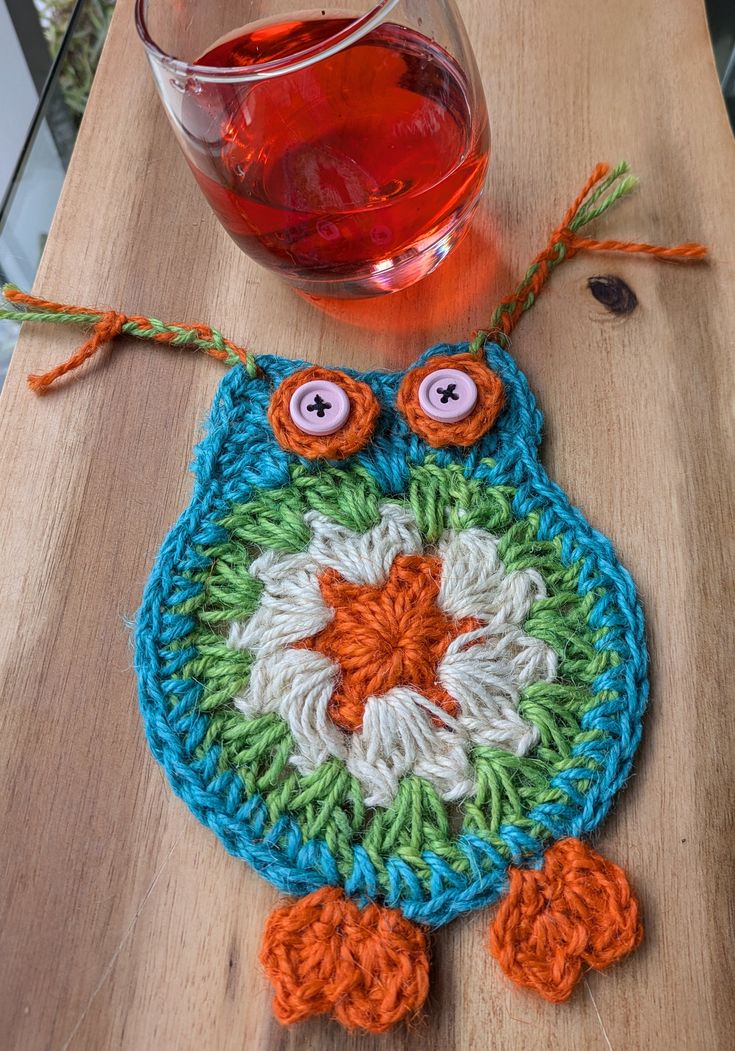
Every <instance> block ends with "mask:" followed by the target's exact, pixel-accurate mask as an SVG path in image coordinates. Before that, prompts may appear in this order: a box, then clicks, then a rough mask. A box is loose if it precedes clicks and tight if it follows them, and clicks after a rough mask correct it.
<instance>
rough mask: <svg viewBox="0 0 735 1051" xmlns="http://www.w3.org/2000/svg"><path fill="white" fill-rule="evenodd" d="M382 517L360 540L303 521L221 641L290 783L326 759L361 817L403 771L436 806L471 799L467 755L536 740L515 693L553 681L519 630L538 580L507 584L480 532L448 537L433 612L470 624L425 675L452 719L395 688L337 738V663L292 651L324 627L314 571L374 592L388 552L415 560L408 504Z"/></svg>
mask: <svg viewBox="0 0 735 1051" xmlns="http://www.w3.org/2000/svg"><path fill="white" fill-rule="evenodd" d="M380 516H381V517H380V522H379V523H378V524H377V525H375V526H373V527H372V528H371V529H369V530H367V531H366V532H365V533H362V534H360V533H355V532H353V531H352V530H350V529H347V528H346V527H345V526H341V525H338V524H336V523H334V522H332V521H330V520H329V519H328V518H326V517H325V516H324V515H322V514H319V513H317V512H310V513H309V514H308V515H307V516H306V518H307V522H308V524H309V526H310V527H311V530H312V538H311V541H310V543H309V546H308V548H307V550H306V551H304V552H301V553H299V554H282V553H280V552H274V551H267V552H265V553H264V554H263V555H261V556H260V557H259V558H257V559H256V560H255V561H254V562H253V564H252V566H251V567H250V572H251V573H252V575H253V576H255V577H257V579H258V580H260V581H261V583H262V584H263V593H262V596H261V600H260V604H259V606H258V609H257V610H256V611H255V613H254V614H253V616H252V617H251V618H250V619H249V620H248V621H245V622H243V623H233V624H232V625H231V628H230V634H229V644H230V645H231V646H233V647H235V648H238V649H248V650H251V651H252V652H253V654H254V661H253V666H252V669H251V675H250V682H249V685H248V688H247V689H246V690H245V691H244V693H243V694H242V695H240V696H239V697H237V698H236V699H235V705H236V707H237V708H238V709H239V710H240V711H241V712H243V714H245V715H247V716H251V717H252V716H254V715H256V714H262V713H265V712H277V713H278V714H279V715H280V716H281V717H282V718H283V719H284V720H285V721H286V722H287V723H288V726H289V728H290V731H291V734H292V737H293V740H294V749H295V750H294V754H293V756H292V757H291V760H290V761H291V763H292V765H294V766H295V767H296V768H297V769H298V770H300V771H301V772H303V773H308V772H310V771H312V770H314V769H316V767H317V766H319V765H320V764H321V763H323V762H324V761H325V760H326V759H328V758H329V757H330V756H333V757H336V758H338V759H340V760H342V761H344V762H345V763H346V766H347V769H348V770H349V771H350V773H351V774H352V775H353V776H354V777H355V778H356V779H357V781H358V782H359V784H360V786H361V788H362V791H363V796H364V800H365V803H366V804H367V805H368V806H381V807H386V806H389V805H390V803H391V802H392V801H393V799H394V798H395V795H396V792H397V791H398V785H399V782H400V780H401V778H403V777H405V776H406V775H408V774H415V775H417V776H418V777H423V778H425V779H426V780H427V781H429V782H430V783H431V784H432V785H433V786H434V788H435V789H436V791H437V792H438V793H439V795H440V796H441V797H442V798H443V799H445V800H448V801H451V800H457V799H461V798H462V797H464V796H466V795H468V794H471V793H472V791H473V789H474V785H473V773H472V766H471V763H470V760H469V754H470V752H471V750H472V748H473V747H476V746H478V745H489V746H492V747H495V748H502V749H504V750H506V751H509V752H512V753H513V754H515V755H525V754H526V753H527V752H528V751H529V750H530V749H532V748H533V747H534V746H535V745H536V743H537V741H538V730H537V729H536V727H535V726H533V725H532V724H531V723H528V722H526V721H525V720H524V719H522V718H521V717H520V715H519V714H518V710H517V707H518V700H519V697H520V694H521V691H522V690H523V689H524V688H525V687H526V686H528V685H529V684H531V683H533V682H540V681H544V682H551V681H552V680H553V679H554V678H555V677H556V673H557V659H556V654H555V653H554V652H553V650H552V649H551V648H550V647H549V646H548V645H547V644H546V643H544V642H542V641H541V640H540V639H536V638H533V637H531V636H528V635H526V634H525V633H524V632H523V629H522V626H521V625H522V624H523V622H524V621H525V619H526V617H527V616H528V613H529V611H530V608H531V606H532V605H533V603H534V602H535V601H536V600H537V599H539V598H543V597H545V595H546V590H545V586H544V582H543V580H542V578H541V577H540V576H539V574H538V573H537V572H536V571H535V570H530V569H529V570H517V571H514V572H511V573H506V571H505V567H504V566H503V564H502V561H501V560H500V558H499V557H498V553H497V542H496V540H495V538H494V537H492V536H491V534H489V533H487V532H485V531H484V530H482V529H477V528H470V529H466V530H460V531H455V530H446V531H445V532H444V534H443V535H442V537H441V538H440V540H439V542H438V544H437V546H436V548H435V549H432V550H431V551H430V552H429V553H435V554H437V555H438V556H439V557H440V558H441V561H442V576H441V581H440V588H439V595H438V599H437V601H438V603H439V605H440V606H441V608H442V609H443V610H444V611H445V612H446V613H447V614H448V615H449V616H451V617H452V618H454V619H459V618H464V617H472V618H474V619H475V620H477V621H479V622H480V623H481V625H482V626H481V627H480V628H478V629H476V630H474V631H471V632H465V633H464V634H463V635H459V636H457V638H456V639H454V640H453V641H452V642H451V643H450V644H449V645H448V647H447V649H446V652H445V654H444V657H443V659H442V660H441V662H440V664H439V666H438V669H437V679H438V682H439V683H440V684H441V685H442V686H443V687H444V689H445V690H446V691H447V693H449V695H450V696H451V697H452V698H454V699H455V700H456V701H457V703H458V706H459V714H458V715H457V716H456V717H452V716H450V715H449V714H448V713H447V712H445V711H443V710H442V709H441V708H439V707H438V706H437V705H436V704H434V703H433V702H432V701H430V700H429V699H428V698H427V697H425V696H424V695H423V694H421V693H420V692H419V691H418V690H416V689H415V688H413V687H411V686H409V685H406V686H403V685H402V686H397V687H394V688H393V689H391V690H388V691H387V692H386V693H385V694H383V695H382V696H373V697H369V698H367V699H366V702H365V709H364V713H363V721H362V727H361V728H360V729H359V730H357V731H356V732H354V733H348V732H346V731H344V730H342V729H340V727H338V726H337V725H336V723H334V722H333V721H332V719H331V717H330V715H329V712H328V705H329V701H330V699H331V697H332V694H333V692H334V690H335V688H336V686H337V684H338V681H339V674H340V668H339V666H338V665H337V664H336V663H335V662H334V661H332V660H330V659H329V658H328V657H326V656H324V654H322V653H319V652H317V651H314V650H311V649H293V648H291V647H292V646H293V644H294V643H295V642H299V641H301V640H303V639H308V638H311V637H312V636H313V635H315V634H317V633H318V632H319V631H321V630H322V629H323V628H324V627H326V625H327V624H328V623H329V622H330V620H331V619H332V617H333V616H334V611H333V610H332V609H331V608H330V607H329V606H327V604H326V603H325V602H324V599H323V598H322V594H321V590H320V587H319V579H318V578H319V574H320V573H322V572H323V571H324V570H325V569H328V568H331V569H335V570H336V571H337V572H338V573H340V574H341V576H342V577H344V578H345V579H346V580H349V581H351V582H352V583H355V584H369V585H372V586H377V585H379V584H381V583H383V582H384V581H385V580H386V579H387V576H388V573H389V572H390V568H391V566H392V564H393V561H394V559H395V558H396V557H397V556H398V555H399V554H420V553H423V552H424V547H423V544H422V541H421V537H420V534H419V530H418V527H417V525H416V522H415V519H414V517H413V515H412V514H411V512H410V511H409V510H408V509H407V508H406V507H404V506H403V505H400V504H395V503H389V502H386V503H385V504H383V506H382V507H381V509H380ZM432 716H435V717H436V720H437V721H435V720H434V719H432Z"/></svg>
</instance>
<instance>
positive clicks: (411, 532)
mask: <svg viewBox="0 0 735 1051" xmlns="http://www.w3.org/2000/svg"><path fill="white" fill-rule="evenodd" d="M305 518H306V522H307V524H308V525H309V526H310V527H311V529H312V540H311V543H310V545H309V553H310V555H311V557H312V558H313V559H314V561H315V562H316V563H317V564H318V565H320V566H325V567H326V566H329V567H331V568H332V569H336V570H337V572H338V573H339V574H340V575H341V576H343V577H344V579H345V580H349V581H350V583H352V584H383V583H384V582H385V580H386V579H387V577H388V573H389V572H390V567H391V566H392V565H393V561H394V559H395V558H396V556H397V555H418V554H421V552H422V551H423V549H424V546H423V543H422V541H421V534H420V533H419V530H418V526H417V525H416V520H415V519H414V517H413V515H412V514H411V512H410V511H409V510H408V509H407V508H405V507H402V506H401V505H400V504H388V503H386V504H383V505H382V507H381V508H380V522H379V523H378V524H377V525H374V526H373V527H372V528H371V529H368V530H367V532H366V533H354V532H353V531H352V530H351V529H347V527H346V526H342V525H338V524H337V523H336V522H332V521H330V519H328V518H325V516H324V515H322V514H319V512H318V511H309V512H308V513H307V514H306V515H305Z"/></svg>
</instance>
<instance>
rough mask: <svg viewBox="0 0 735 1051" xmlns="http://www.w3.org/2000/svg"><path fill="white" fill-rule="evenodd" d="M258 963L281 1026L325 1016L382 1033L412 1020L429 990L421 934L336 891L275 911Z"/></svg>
mask: <svg viewBox="0 0 735 1051" xmlns="http://www.w3.org/2000/svg"><path fill="white" fill-rule="evenodd" d="M260 962H261V963H262V965H263V967H264V968H265V971H266V974H267V975H268V977H269V978H270V980H271V982H272V983H273V985H274V987H275V996H274V998H273V1011H274V1014H275V1015H276V1018H278V1020H279V1022H283V1023H284V1024H286V1025H288V1024H290V1023H292V1022H300V1021H302V1020H303V1019H305V1018H309V1017H311V1016H312V1015H319V1014H331V1015H332V1017H334V1018H336V1019H337V1021H338V1022H341V1023H342V1025H344V1026H346V1027H347V1028H348V1029H363V1030H365V1031H367V1032H370V1033H383V1032H385V1030H386V1029H389V1028H390V1027H391V1026H392V1025H393V1024H394V1023H395V1022H399V1021H401V1019H403V1018H410V1017H411V1016H412V1015H415V1014H416V1013H417V1012H418V1011H419V1010H420V1009H421V1007H422V1006H423V1004H424V1001H425V1000H426V995H427V993H428V991H429V958H428V951H427V937H426V933H425V932H424V930H422V928H421V927H418V926H417V925H416V924H415V923H412V922H411V921H410V920H407V919H406V918H405V916H403V914H402V913H400V912H399V911H398V910H397V909H388V908H385V907H384V906H382V905H375V904H370V905H367V906H365V908H362V909H361V908H360V907H359V906H358V905H356V904H355V902H353V901H351V900H350V899H349V898H347V897H345V895H344V893H343V892H342V891H341V890H340V889H339V888H338V887H321V888H320V889H319V890H317V891H314V892H313V893H312V894H308V895H307V896H306V897H304V898H300V899H299V900H298V901H295V902H293V903H290V904H288V905H282V906H281V907H280V908H277V909H275V910H274V911H273V912H272V913H271V914H270V916H269V917H268V920H267V922H266V925H265V930H264V932H263V947H262V949H261V954H260Z"/></svg>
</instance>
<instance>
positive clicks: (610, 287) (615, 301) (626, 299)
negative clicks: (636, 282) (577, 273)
mask: <svg viewBox="0 0 735 1051" xmlns="http://www.w3.org/2000/svg"><path fill="white" fill-rule="evenodd" d="M587 288H589V290H590V292H591V293H592V295H593V296H594V297H595V299H596V300H597V302H598V303H602V305H603V306H604V308H605V310H609V311H610V313H611V314H617V315H619V316H622V315H624V314H632V313H633V311H634V310H635V308H636V307H637V306H638V298H637V296H636V294H635V292H634V291H633V289H632V288H631V287H630V285H626V283H625V281H623V279H622V277H615V275H614V274H599V275H598V276H596V277H590V278H588V280H587Z"/></svg>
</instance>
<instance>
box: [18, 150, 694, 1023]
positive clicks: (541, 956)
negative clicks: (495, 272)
mask: <svg viewBox="0 0 735 1051" xmlns="http://www.w3.org/2000/svg"><path fill="white" fill-rule="evenodd" d="M626 171H627V168H626V166H625V165H619V166H618V167H617V168H616V169H614V170H613V171H612V172H610V173H608V170H607V168H605V167H603V166H600V167H599V168H598V169H596V170H595V172H594V173H593V175H592V177H591V178H590V180H589V181H588V183H587V184H586V186H585V187H584V189H583V191H582V193H581V194H580V196H579V198H578V199H577V200H576V201H575V202H574V204H573V205H572V207H571V208H570V210H569V212H568V213H567V215H566V216H565V217H564V220H563V221H562V223H561V225H560V226H559V228H558V229H557V230H556V231H555V232H554V234H553V235H552V237H551V240H550V242H549V245H548V247H547V248H546V249H545V250H544V251H543V252H542V253H541V254H540V255H539V256H538V257H537V259H536V260H535V261H534V263H533V264H532V266H531V268H530V269H529V271H528V273H527V274H526V276H525V278H524V279H523V282H522V283H521V285H520V287H519V288H518V290H517V291H516V293H514V295H512V296H511V297H509V298H508V299H507V300H505V301H504V302H503V303H501V305H500V306H499V307H498V309H497V310H496V312H495V314H494V316H493V319H492V322H491V325H490V328H489V331H487V332H480V333H478V334H477V335H476V336H475V337H474V339H473V340H472V341H471V342H470V343H462V344H458V345H454V346H448V345H441V346H437V347H433V348H432V349H430V350H428V351H426V353H425V354H423V356H422V357H421V358H420V359H419V360H418V361H417V362H416V364H415V365H413V366H411V367H410V368H409V369H408V370H407V371H406V372H404V373H388V372H368V373H358V372H354V371H350V370H346V369H345V370H340V369H328V368H323V367H315V366H311V365H308V364H306V363H304V362H299V361H291V360H286V359H284V358H280V357H268V356H266V357H258V358H257V359H255V358H254V357H252V356H251V355H250V354H246V353H245V352H243V351H241V350H240V349H239V348H238V347H236V346H235V345H234V344H232V343H231V342H229V341H228V340H225V339H224V338H223V337H222V336H221V335H220V334H219V333H218V332H216V331H214V330H212V329H210V328H208V327H207V326H186V325H164V324H162V323H161V322H158V321H156V320H155V319H151V318H142V317H125V316H124V315H120V314H117V313H115V312H108V313H101V312H95V311H86V310H82V309H81V308H73V307H72V308H66V307H61V306H59V305H58V304H53V303H46V302H44V301H42V300H38V299H35V298H32V297H29V296H25V295H23V294H22V293H20V292H18V291H17V290H15V289H12V288H9V289H7V290H6V296H7V298H8V299H9V300H10V301H12V302H14V303H16V304H20V305H21V306H22V305H25V306H26V307H27V308H28V309H24V310H20V309H16V310H8V311H5V316H13V317H16V318H20V319H23V320H42V319H53V320H58V321H68V322H79V321H80V320H81V321H87V322H90V323H91V324H92V325H93V326H94V332H93V335H92V337H91V339H90V340H89V341H88V343H87V344H85V345H84V347H82V348H81V350H80V351H79V352H78V353H77V354H76V355H74V357H73V358H72V359H70V361H68V362H67V363H65V364H64V365H62V366H59V367H58V368H57V369H54V370H52V371H51V372H50V373H47V374H46V375H44V376H40V377H38V376H37V377H32V379H31V384H32V386H33V387H34V388H35V389H37V390H43V389H45V388H46V387H47V386H48V385H49V384H50V383H51V382H53V380H54V379H56V378H57V377H58V376H60V375H62V374H63V373H64V372H68V371H70V369H72V368H74V367H75V366H76V365H78V364H80V363H81V362H82V361H83V360H84V359H85V358H86V357H89V356H90V355H91V354H93V353H94V352H95V351H96V350H97V348H98V347H99V346H100V345H102V344H103V343H104V342H105V341H107V340H109V339H111V338H113V337H114V336H115V335H117V334H119V333H121V332H123V333H128V334H132V335H136V336H139V337H141V338H146V339H153V340H155V341H158V342H165V343H169V344H173V345H189V346H195V347H198V348H200V349H203V350H206V351H207V352H208V353H210V354H213V355H214V356H216V357H219V358H221V359H222V360H224V361H225V362H226V363H229V364H234V365H235V367H233V368H232V369H231V370H230V371H229V372H228V373H227V375H226V376H225V377H224V379H223V380H222V382H221V384H220V387H219V390H218V392H217V395H216V397H215V401H214V406H213V409H212V414H211V417H210V420H209V426H208V431H207V437H206V438H205V440H204V441H203V442H202V443H201V444H200V445H199V447H198V448H197V452H196V463H195V468H194V470H195V478H196V481H195V486H194V493H193V496H192V499H191V503H190V504H189V506H188V508H187V509H186V511H185V512H184V513H183V515H182V516H181V518H180V519H179V521H178V523H177V524H176V525H175V526H174V528H173V529H172V531H171V532H170V533H169V535H168V537H167V538H166V540H165V541H164V543H163V546H162V548H161V551H160V553H159V556H158V559H157V562H156V565H155V567H154V569H153V572H152V574H151V577H150V580H149V583H148V586H147V588H146V591H145V596H144V599H143V606H142V609H141V611H140V614H139V617H138V622H137V631H136V647H137V651H136V667H137V671H138V677H139V685H140V703H141V708H142V712H143V717H144V720H145V724H146V730H147V733H148V739H149V742H150V746H151V749H152V751H153V753H154V755H155V756H156V758H157V759H158V760H159V762H160V763H161V764H162V765H163V767H164V768H165V770H166V772H167V774H168V777H169V779H170V781H171V784H172V786H173V788H174V790H175V792H177V793H178V794H179V795H180V796H181V797H182V798H183V799H184V800H185V801H186V803H187V804H188V805H189V807H190V808H191V809H192V811H193V812H194V814H195V815H196V816H197V817H198V818H199V819H200V820H201V821H203V822H204V823H205V824H206V825H208V826H209V828H211V829H212V830H213V831H214V832H215V833H216V835H217V836H219V838H220V839H221V840H222V842H223V843H224V845H225V847H226V848H227V850H229V851H230V852H231V853H232V854H234V855H236V856H237V857H241V858H244V859H245V860H246V861H247V862H248V863H249V864H250V865H252V866H253V868H255V869H256V870H257V871H258V872H260V873H261V874H262V875H263V876H265V878H266V879H268V880H270V882H271V883H273V884H274V885H275V886H276V887H278V888H279V889H280V890H282V891H284V892H285V893H287V894H289V895H290V896H291V897H292V899H294V900H292V901H291V902H289V903H287V904H283V905H282V906H280V907H279V908H277V909H276V910H275V911H274V912H273V913H272V915H271V916H270V917H269V919H268V920H267V922H266V926H265V934H264V939H263V948H262V954H261V962H262V964H263V967H264V968H265V971H266V973H267V974H268V976H269V978H270V979H271V981H272V982H273V985H274V987H275V999H274V1010H275V1013H276V1015H277V1017H278V1018H279V1019H280V1020H281V1021H283V1022H295V1021H299V1020H300V1019H304V1018H307V1017H308V1016H310V1015H315V1014H320V1013H329V1014H332V1015H333V1016H334V1017H335V1018H337V1019H338V1020H339V1021H340V1022H342V1023H343V1024H344V1025H346V1026H348V1027H356V1028H362V1029H365V1030H369V1031H371V1032H381V1031H383V1030H385V1029H387V1028H388V1027H389V1026H391V1025H392V1024H393V1023H394V1022H396V1021H398V1020H400V1019H402V1018H405V1017H406V1016H410V1015H413V1014H415V1013H416V1012H418V1011H419V1010H420V1009H421V1007H422V1005H423V1004H424V1001H425V999H426V996H427V991H428V985H429V980H428V973H429V961H428V929H429V928H432V927H438V926H440V925H442V924H444V923H447V922H448V921H449V920H452V919H453V918H454V917H456V916H458V915H459V914H461V913H464V912H467V911H469V910H472V909H476V908H479V907H482V906H486V905H491V904H493V903H496V902H499V903H500V904H499V907H498V909H497V911H496V913H495V916H494V919H493V922H492V927H491V931H490V937H489V947H490V951H491V953H492V954H493V956H494V957H495V958H496V959H497V960H498V962H499V963H500V965H501V967H502V968H503V970H504V971H505V973H506V974H507V975H509V976H510V977H511V978H512V979H514V980H515V981H516V982H517V983H518V984H520V985H522V986H526V987H528V988H530V989H533V990H535V991H536V992H538V993H540V994H541V995H542V996H544V997H545V998H547V999H548V1000H552V1001H561V1000H565V999H566V998H567V997H569V995H570V994H571V992H572V989H573V987H574V984H575V982H576V981H577V980H578V978H579V976H580V974H581V973H582V972H583V970H585V969H586V968H590V967H591V968H597V969H601V968H604V967H607V966H608V965H609V964H611V963H613V962H614V961H615V960H617V959H619V958H620V957H621V956H623V955H625V954H626V953H628V952H629V951H630V950H631V949H633V948H634V947H635V946H636V945H637V944H638V942H639V941H640V938H641V936H642V926H641V920H640V916H639V910H638V906H637V903H636V900H635V898H634V897H633V895H632V893H631V889H630V886H629V884H628V880H627V878H626V876H625V874H624V873H623V872H622V870H621V869H619V868H618V867H617V866H616V865H613V864H611V863H610V862H608V861H606V860H605V859H603V858H602V857H600V856H599V855H598V854H596V853H595V852H594V851H593V850H591V849H590V847H588V846H587V845H585V843H584V842H583V841H582V840H581V839H580V838H578V837H581V836H584V835H586V834H588V833H590V832H591V831H592V830H593V829H594V828H595V827H596V826H597V825H598V824H599V822H600V821H601V820H602V819H603V818H604V816H605V814H606V813H607V810H608V808H609V806H610V803H611V801H612V799H613V796H614V795H615V793H616V792H617V791H618V789H619V788H621V787H622V785H623V783H624V782H625V780H626V777H627V776H628V773H629V770H630V766H631V761H632V759H633V754H634V752H635V750H636V747H637V745H638V742H639V739H640V734H641V717H642V713H643V709H644V706H645V702H646V694H647V682H646V646H645V638H644V627H643V618H642V615H641V610H640V607H639V605H638V602H637V599H636V595H635V589H634V587H633V583H632V581H631V579H630V577H629V575H628V574H627V572H626V571H625V570H624V569H623V568H622V566H621V565H620V564H619V563H618V561H617V559H616V558H615V555H614V552H613V549H612V545H611V544H610V543H609V541H608V540H606V539H605V538H604V537H603V536H601V535H600V534H599V533H598V532H596V531H595V530H594V529H592V528H591V527H590V525H589V524H588V523H587V522H586V521H585V519H584V517H583V516H582V514H581V512H580V511H578V510H576V509H575V508H574V507H572V506H571V505H570V503H569V501H568V499H567V497H566V496H565V495H564V493H563V492H562V491H561V490H560V489H559V487H558V486H556V485H555V484H554V483H553V482H552V481H550V480H549V478H548V476H547V475H546V472H545V471H544V469H543V467H542V466H541V464H540V463H539V459H538V447H539V442H540V434H541V414H540V412H539V410H538V409H537V407H536V403H535V400H534V398H533V395H532V394H531V392H530V390H529V388H528V385H527V383H526V380H525V377H524V376H523V374H522V373H521V372H520V371H519V369H518V368H517V366H516V364H515V363H514V361H513V359H512V358H511V357H510V355H509V354H508V353H507V352H506V350H504V349H503V347H502V346H501V345H500V344H501V343H507V340H506V337H507V335H508V333H509V332H510V330H511V329H512V327H513V325H514V323H515V321H516V320H517V319H518V317H519V316H520V315H521V313H522V312H523V311H524V310H525V309H527V308H528V307H529V306H531V305H532V303H533V300H534V298H535V296H536V294H537V293H538V292H539V291H540V289H541V287H542V285H543V284H544V282H545V281H546V279H547V277H548V275H549V273H550V272H551V270H552V269H553V268H554V267H555V266H556V265H558V263H560V262H562V261H563V259H564V258H568V257H569V256H570V255H572V254H574V252H576V251H578V250H580V249H592V250H594V249H606V250H609V249H622V250H627V251H638V252H645V253H649V254H653V255H656V256H659V257H663V258H699V257H701V255H702V254H703V251H704V250H703V249H701V248H700V247H699V246H694V245H685V246H679V247H677V248H673V249H663V248H657V247H655V246H650V245H628V244H621V243H619V242H597V241H591V240H589V239H586V238H581V237H580V236H579V235H578V233H577V231H578V230H579V229H580V227H581V226H582V225H584V224H585V223H587V222H589V221H590V220H591V219H594V218H595V217H596V216H598V215H599V214H601V213H602V212H603V211H604V210H605V209H606V208H607V207H609V205H610V204H612V203H613V201H615V200H616V199H617V198H618V197H619V196H621V195H622V194H624V193H626V192H627V191H628V190H629V189H630V188H631V186H632V184H633V180H632V179H631V178H630V177H629V176H627V175H626Z"/></svg>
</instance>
